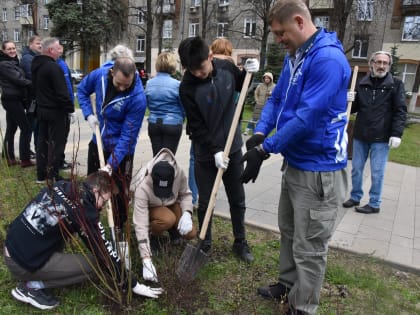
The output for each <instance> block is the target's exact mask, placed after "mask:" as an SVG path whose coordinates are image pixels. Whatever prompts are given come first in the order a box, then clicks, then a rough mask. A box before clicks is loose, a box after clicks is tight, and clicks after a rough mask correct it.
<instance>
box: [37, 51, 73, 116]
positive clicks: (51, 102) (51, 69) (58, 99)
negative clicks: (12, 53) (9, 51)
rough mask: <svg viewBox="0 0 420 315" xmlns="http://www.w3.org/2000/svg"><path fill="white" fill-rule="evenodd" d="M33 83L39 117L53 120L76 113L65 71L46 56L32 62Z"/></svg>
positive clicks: (40, 56) (38, 57)
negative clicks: (58, 116) (59, 116)
mask: <svg viewBox="0 0 420 315" xmlns="http://www.w3.org/2000/svg"><path fill="white" fill-rule="evenodd" d="M31 69H32V82H33V88H34V91H35V99H36V104H37V117H38V118H40V119H47V120H52V119H56V118H57V115H64V114H67V113H72V112H74V106H73V102H72V101H71V99H70V95H69V91H68V89H67V85H66V81H65V78H64V73H63V70H61V68H60V66H59V65H58V63H57V62H56V61H55V60H54V59H53V58H51V57H49V56H46V55H39V56H35V57H34V59H33V60H32V66H31Z"/></svg>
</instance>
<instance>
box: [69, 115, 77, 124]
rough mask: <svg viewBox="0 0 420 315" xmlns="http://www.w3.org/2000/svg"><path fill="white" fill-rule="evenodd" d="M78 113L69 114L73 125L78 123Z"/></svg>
mask: <svg viewBox="0 0 420 315" xmlns="http://www.w3.org/2000/svg"><path fill="white" fill-rule="evenodd" d="M76 118H77V117H76V113H70V114H69V120H70V124H71V125H73V124H74V123H75V122H76Z"/></svg>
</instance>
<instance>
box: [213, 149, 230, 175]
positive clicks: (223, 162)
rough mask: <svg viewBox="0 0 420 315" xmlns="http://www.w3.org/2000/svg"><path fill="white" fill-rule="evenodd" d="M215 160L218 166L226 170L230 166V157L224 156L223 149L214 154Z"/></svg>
mask: <svg viewBox="0 0 420 315" xmlns="http://www.w3.org/2000/svg"><path fill="white" fill-rule="evenodd" d="M214 162H215V164H216V167H217V168H223V169H224V170H225V169H227V168H228V165H229V158H224V157H223V151H219V152H217V153H216V154H215V155H214Z"/></svg>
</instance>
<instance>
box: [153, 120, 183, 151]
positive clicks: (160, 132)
mask: <svg viewBox="0 0 420 315" xmlns="http://www.w3.org/2000/svg"><path fill="white" fill-rule="evenodd" d="M148 132H149V137H150V141H151V142H152V151H153V156H155V155H156V154H157V153H158V152H159V151H160V150H161V149H162V148H168V149H169V150H171V151H172V153H173V154H174V155H175V154H176V150H177V149H178V144H179V139H180V138H181V135H182V125H165V124H161V123H156V124H153V123H149V127H148Z"/></svg>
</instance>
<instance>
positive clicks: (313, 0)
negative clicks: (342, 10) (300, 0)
mask: <svg viewBox="0 0 420 315" xmlns="http://www.w3.org/2000/svg"><path fill="white" fill-rule="evenodd" d="M333 8H334V1H333V0H310V1H309V9H310V10H311V11H312V10H326V9H333Z"/></svg>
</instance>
